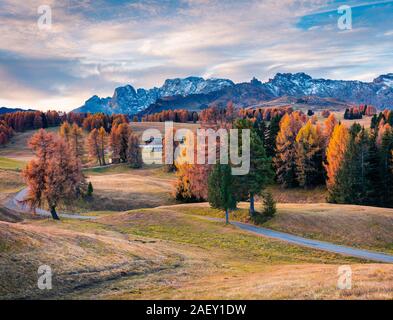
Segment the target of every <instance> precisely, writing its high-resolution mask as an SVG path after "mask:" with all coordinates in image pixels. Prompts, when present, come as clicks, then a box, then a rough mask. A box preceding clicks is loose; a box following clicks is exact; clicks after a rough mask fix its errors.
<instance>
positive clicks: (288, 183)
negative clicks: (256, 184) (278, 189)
mask: <svg viewBox="0 0 393 320" xmlns="http://www.w3.org/2000/svg"><path fill="white" fill-rule="evenodd" d="M303 124H304V118H303V117H302V116H301V115H300V113H298V112H293V113H292V114H285V115H284V117H283V118H282V119H281V121H280V131H279V132H278V135H277V138H276V157H275V158H274V166H275V168H276V177H277V181H278V183H279V184H281V185H282V186H283V187H285V188H287V187H293V186H295V185H296V184H297V180H296V150H295V140H296V136H297V134H298V132H299V130H300V128H301V127H302V126H303Z"/></svg>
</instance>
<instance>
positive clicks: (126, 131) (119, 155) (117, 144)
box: [109, 123, 131, 163]
mask: <svg viewBox="0 0 393 320" xmlns="http://www.w3.org/2000/svg"><path fill="white" fill-rule="evenodd" d="M130 134H131V127H130V126H129V124H128V123H122V124H120V125H115V126H113V128H112V130H111V133H110V136H109V144H110V146H111V150H112V162H113V163H119V162H124V163H125V162H127V149H128V139H129V136H130Z"/></svg>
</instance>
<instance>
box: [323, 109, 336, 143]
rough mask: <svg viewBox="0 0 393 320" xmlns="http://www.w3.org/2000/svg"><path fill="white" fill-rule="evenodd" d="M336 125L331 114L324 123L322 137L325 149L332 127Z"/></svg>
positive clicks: (334, 118)
mask: <svg viewBox="0 0 393 320" xmlns="http://www.w3.org/2000/svg"><path fill="white" fill-rule="evenodd" d="M337 124H338V122H337V119H336V117H335V116H334V114H333V113H331V114H330V115H329V116H328V118H327V119H326V120H325V122H324V129H323V136H324V139H325V148H326V147H327V146H328V144H329V141H330V137H331V136H332V134H333V130H334V127H335V126H336V125H337Z"/></svg>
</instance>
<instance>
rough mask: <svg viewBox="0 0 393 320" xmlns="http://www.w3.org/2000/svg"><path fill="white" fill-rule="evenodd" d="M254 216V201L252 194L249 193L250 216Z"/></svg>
mask: <svg viewBox="0 0 393 320" xmlns="http://www.w3.org/2000/svg"><path fill="white" fill-rule="evenodd" d="M254 214H255V199H254V194H253V193H250V216H251V217H253V216H254Z"/></svg>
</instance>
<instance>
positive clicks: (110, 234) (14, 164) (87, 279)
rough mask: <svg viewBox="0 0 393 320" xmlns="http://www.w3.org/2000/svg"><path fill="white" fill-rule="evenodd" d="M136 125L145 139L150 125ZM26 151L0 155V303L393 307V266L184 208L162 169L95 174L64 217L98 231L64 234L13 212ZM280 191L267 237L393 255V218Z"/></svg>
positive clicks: (236, 215)
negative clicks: (256, 302) (49, 282)
mask: <svg viewBox="0 0 393 320" xmlns="http://www.w3.org/2000/svg"><path fill="white" fill-rule="evenodd" d="M132 125H133V126H134V127H133V128H134V130H135V131H137V130H141V128H145V127H146V126H147V125H149V126H150V125H151V124H150V123H148V124H132ZM153 125H155V126H157V127H159V126H160V125H161V124H153ZM32 133H33V132H30V133H29V134H30V136H31V134H32ZM27 140H28V133H23V134H21V136H19V137H18V136H17V137H16V140H14V143H12V144H10V145H9V146H7V147H6V148H3V149H1V152H0V155H1V158H0V190H1V193H0V194H1V197H0V255H1V259H0V299H15V298H16V299H30V298H39V299H68V298H69V299H371V298H376V299H392V298H393V265H389V264H380V263H371V262H369V261H364V260H361V259H357V258H351V257H346V256H342V255H338V254H332V253H328V252H323V251H318V250H314V249H309V248H304V247H300V246H295V245H291V244H288V243H286V242H282V241H278V240H273V239H270V238H266V237H262V236H258V235H255V234H252V233H248V232H246V231H242V230H239V229H237V228H236V227H234V226H231V225H228V226H227V225H225V224H224V223H223V222H217V221H212V220H211V219H210V220H209V218H210V217H219V218H223V216H224V214H223V212H222V211H219V210H215V209H211V208H210V207H209V206H208V204H207V203H198V204H178V203H176V202H175V201H174V200H173V195H172V191H173V184H174V182H175V180H176V176H175V175H174V174H169V173H165V172H164V171H163V170H162V168H160V167H144V168H142V169H138V170H136V169H130V168H129V167H128V166H127V165H113V166H108V167H105V168H92V169H86V170H84V174H85V175H86V177H87V180H88V181H91V182H92V184H93V186H94V193H93V197H92V198H91V199H90V200H88V201H83V202H80V203H79V202H77V203H74V204H73V205H72V206H70V207H66V208H63V209H64V212H75V213H83V214H84V215H89V216H94V217H95V218H96V219H95V220H91V221H80V220H73V219H72V220H71V219H62V220H61V221H57V222H56V221H53V220H51V219H48V218H39V217H32V216H29V215H21V214H19V213H17V212H13V211H11V210H8V209H6V208H5V207H4V204H5V203H6V202H7V201H9V199H12V197H13V195H14V194H15V193H16V192H18V191H19V190H21V189H22V188H24V186H25V185H24V182H23V179H22V178H21V176H20V167H19V166H21V164H23V163H25V161H26V160H28V156H27V154H28V153H27V152H26V150H25V149H24V147H23V146H22V144H23V143H25V142H26V141H27ZM6 155H9V156H10V157H9V158H7V157H6ZM269 190H270V191H271V192H272V193H273V195H274V197H275V198H276V199H277V200H278V202H279V204H278V206H277V207H278V213H277V215H276V216H275V217H274V218H273V219H272V220H270V221H267V222H265V223H264V224H263V225H262V226H264V227H267V228H271V229H274V230H279V231H283V232H288V233H291V234H296V235H301V236H304V237H307V238H311V239H319V240H324V241H330V242H332V243H337V244H344V245H349V246H353V247H359V248H365V249H373V250H376V251H381V252H387V253H393V237H392V234H393V230H392V226H393V210H390V209H380V208H370V207H361V206H343V205H332V204H327V203H325V198H326V190H325V189H324V188H318V189H315V190H300V189H299V190H292V191H293V192H292V193H290V192H287V191H283V190H282V189H280V188H278V187H275V186H272V187H270V188H269ZM247 207H248V204H247V203H240V204H239V209H237V210H236V211H233V212H231V215H230V219H231V220H237V221H243V222H249V223H251V221H250V219H249V215H248V209H247ZM260 208H261V204H260V202H259V200H258V202H257V203H256V209H257V210H259V209H260ZM42 264H48V265H50V266H52V268H53V272H54V278H53V289H52V290H50V291H41V290H38V289H37V286H36V282H37V268H38V266H40V265H42ZM341 265H350V266H351V267H352V270H353V288H352V289H351V290H338V289H337V270H338V267H339V266H341Z"/></svg>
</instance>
